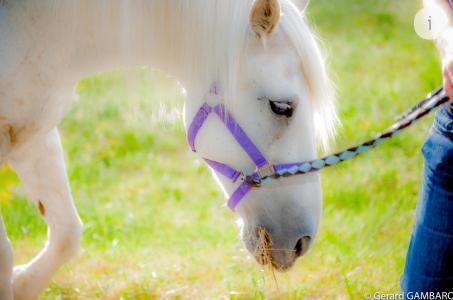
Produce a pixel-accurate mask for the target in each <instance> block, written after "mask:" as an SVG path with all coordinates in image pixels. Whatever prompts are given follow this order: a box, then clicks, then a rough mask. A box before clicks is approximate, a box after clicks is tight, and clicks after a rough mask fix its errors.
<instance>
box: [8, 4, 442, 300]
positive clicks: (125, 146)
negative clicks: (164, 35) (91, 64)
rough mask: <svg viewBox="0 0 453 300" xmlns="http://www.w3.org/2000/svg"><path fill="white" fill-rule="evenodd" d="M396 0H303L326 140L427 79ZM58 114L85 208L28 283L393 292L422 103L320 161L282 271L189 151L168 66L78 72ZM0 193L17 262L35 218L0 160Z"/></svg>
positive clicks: (215, 293)
mask: <svg viewBox="0 0 453 300" xmlns="http://www.w3.org/2000/svg"><path fill="white" fill-rule="evenodd" d="M417 5H418V4H417V3H415V1H411V0H400V1H392V0H381V1H370V0H351V1H347V2H345V1H339V0H334V1H332V0H329V1H327V0H318V1H312V3H311V7H310V9H309V12H308V15H309V19H311V20H312V21H313V23H314V26H315V27H316V30H317V31H318V32H319V33H320V36H321V37H322V38H323V40H324V42H323V44H324V45H325V46H326V47H327V49H328V60H329V62H330V63H331V70H332V73H333V79H334V81H335V83H336V85H337V87H338V94H339V101H338V103H339V105H338V106H339V112H340V117H341V119H342V121H343V127H342V128H341V129H340V131H339V135H338V138H337V143H336V146H335V147H334V148H336V149H340V148H342V147H344V146H346V145H349V144H351V143H353V142H358V141H360V140H362V139H363V138H367V137H370V136H372V135H373V134H374V133H375V132H376V131H378V130H379V129H383V128H384V127H385V126H386V125H388V124H389V123H390V122H392V121H393V117H394V116H396V115H397V114H399V113H400V112H402V111H404V110H405V108H406V107H408V106H410V105H411V104H412V103H413V101H414V100H416V99H418V98H421V97H422V96H424V94H426V93H427V92H428V91H429V90H431V89H432V88H434V87H435V86H436V84H437V83H440V74H439V72H438V65H437V58H436V55H435V51H434V49H433V47H432V45H431V43H430V42H426V41H423V40H421V39H420V38H418V37H417V36H416V35H415V33H414V31H413V29H412V18H413V16H414V15H415V12H416V10H417ZM78 92H79V95H80V101H79V102H77V103H76V104H75V105H74V106H73V108H72V110H71V112H70V113H69V114H68V116H67V117H66V118H65V120H64V122H63V123H62V125H61V126H60V130H61V133H62V137H63V142H64V146H65V151H66V158H67V161H68V172H69V177H70V179H71V185H72V189H73V194H74V199H75V201H76V205H77V207H78V210H79V212H80V214H81V217H82V219H83V221H84V223H85V231H84V235H83V245H82V251H81V253H80V255H79V256H78V257H77V258H76V259H74V260H73V261H72V262H71V263H69V264H68V265H66V266H65V267H64V268H63V269H62V270H60V271H59V272H58V274H57V276H56V277H55V278H54V281H53V283H52V285H51V286H50V287H49V288H48V289H47V290H46V291H45V293H44V294H43V296H42V298H43V299H54V298H56V297H62V298H63V299H120V298H123V299H197V298H210V299H211V298H214V299H224V298H227V299H268V298H270V299H300V298H310V299H312V298H314V299H332V298H338V297H339V298H351V299H362V298H363V296H364V295H365V294H370V293H374V292H375V291H381V292H397V291H398V290H399V276H400V274H401V272H402V268H403V264H404V256H405V251H406V247H407V243H408V240H409V234H410V229H411V224H412V221H413V213H414V209H415V205H416V201H417V193H418V189H419V184H420V173H421V165H422V160H421V156H420V151H419V149H420V147H421V144H422V142H423V139H424V137H425V136H426V133H427V130H428V128H429V126H430V122H431V120H432V117H429V118H427V119H426V120H424V121H422V122H421V123H419V124H417V125H416V126H414V127H413V128H411V129H409V130H408V131H406V132H405V133H403V134H401V135H399V136H398V137H396V138H395V139H394V140H392V141H391V142H388V143H387V144H385V145H383V146H382V147H380V148H379V149H376V150H375V151H373V152H372V153H369V154H366V155H364V156H362V157H360V158H357V159H356V160H354V161H352V162H349V163H345V164H344V165H341V166H338V167H335V168H333V169H329V170H326V171H324V172H323V179H324V180H323V189H324V195H325V199H324V212H323V219H322V223H321V228H320V232H319V234H318V237H317V240H316V242H315V244H314V246H313V248H312V249H311V250H310V251H309V253H308V254H307V255H306V256H304V257H303V258H302V259H301V260H300V261H299V262H298V263H297V265H296V267H295V268H294V269H293V270H292V271H291V272H289V273H285V274H280V275H277V281H278V288H277V285H276V283H275V282H274V281H273V278H272V274H271V272H269V270H267V269H264V270H262V268H261V267H259V266H258V265H257V264H256V263H255V262H254V260H253V259H252V258H250V256H249V255H248V253H247V252H246V251H244V250H243V246H242V244H241V242H240V241H239V239H238V230H237V227H236V225H235V216H234V215H233V214H232V213H230V212H229V211H228V210H227V209H225V208H224V206H223V201H224V200H223V199H222V196H221V194H220V192H219V191H218V189H217V188H216V187H215V185H214V182H213V180H212V179H211V177H210V175H209V172H208V170H207V169H206V167H205V166H204V165H202V164H200V163H199V162H197V161H196V160H195V159H194V156H193V155H192V154H191V153H190V152H189V150H188V147H187V145H186V142H185V133H184V130H183V128H182V123H181V119H180V115H181V109H182V95H181V93H180V87H178V85H177V84H176V82H175V81H174V80H173V79H171V78H168V77H166V76H165V75H164V74H162V73H160V72H151V71H149V70H146V69H142V70H136V71H130V72H119V71H116V72H111V73H108V74H104V75H101V76H95V77H91V78H88V79H85V80H83V81H82V82H81V83H80V85H79V89H78ZM0 182H1V183H0V203H1V205H2V211H3V215H4V220H5V223H6V225H7V228H8V233H9V236H10V238H11V240H12V242H13V244H14V247H15V250H16V254H15V259H16V262H17V263H22V262H25V261H27V260H28V259H29V258H30V257H31V256H32V255H33V254H34V253H36V252H37V251H38V250H39V249H40V248H41V247H42V246H43V243H44V239H45V234H46V232H45V226H44V223H43V222H42V221H41V220H40V218H39V216H38V212H37V209H36V207H35V206H34V205H33V204H30V203H29V202H27V201H26V199H25V197H24V196H23V192H22V190H21V188H20V186H18V182H19V181H18V179H17V177H16V176H15V175H14V174H13V172H12V171H11V170H10V169H9V168H8V167H1V168H0Z"/></svg>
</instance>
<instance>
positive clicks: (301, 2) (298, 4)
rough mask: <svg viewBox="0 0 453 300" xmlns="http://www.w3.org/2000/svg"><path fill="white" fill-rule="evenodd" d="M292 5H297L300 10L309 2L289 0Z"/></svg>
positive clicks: (306, 0) (307, 0) (308, 0)
mask: <svg viewBox="0 0 453 300" xmlns="http://www.w3.org/2000/svg"><path fill="white" fill-rule="evenodd" d="M291 1H292V2H293V3H294V5H296V6H297V8H299V10H300V11H304V10H305V9H306V8H307V6H308V4H309V3H310V0H291Z"/></svg>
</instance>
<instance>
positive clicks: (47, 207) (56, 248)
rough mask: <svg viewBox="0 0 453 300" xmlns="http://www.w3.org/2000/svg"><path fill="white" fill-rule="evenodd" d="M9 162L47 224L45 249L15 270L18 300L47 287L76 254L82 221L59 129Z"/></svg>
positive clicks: (27, 297) (14, 277) (25, 147)
mask: <svg viewBox="0 0 453 300" xmlns="http://www.w3.org/2000/svg"><path fill="white" fill-rule="evenodd" d="M9 163H10V164H11V166H12V167H13V168H14V169H15V171H16V172H17V174H18V176H19V177H20V179H21V181H22V182H23V184H24V187H25V190H26V192H27V193H28V195H29V197H30V199H31V200H32V201H33V202H34V203H35V204H36V205H37V207H38V209H39V211H40V213H41V215H42V217H43V218H44V220H45V221H46V223H47V226H48V234H47V243H46V245H45V247H44V249H43V250H42V251H41V252H40V253H39V254H38V255H37V256H36V257H35V258H34V259H33V260H32V261H31V262H30V263H28V264H26V265H21V266H17V267H15V268H14V271H13V293H14V297H15V299H16V300H18V299H20V300H22V299H33V298H36V297H37V296H38V295H39V293H40V292H41V291H42V290H43V289H44V288H45V287H47V285H48V283H49V281H50V279H51V278H52V276H53V274H54V273H55V272H56V271H57V270H58V268H59V267H60V266H61V265H62V264H64V263H65V262H66V261H68V260H69V259H70V258H71V257H73V256H74V255H75V254H76V252H77V249H78V246H79V243H80V238H81V233H82V223H81V221H80V218H79V216H78V214H77V211H76V208H75V206H74V204H73V202H72V197H71V191H70V187H69V183H68V178H67V175H66V167H65V162H64V157H63V150H62V146H61V141H60V136H59V134H58V130H57V129H56V128H55V129H53V130H52V131H51V132H50V133H48V134H47V135H46V136H45V137H43V138H41V139H39V140H37V141H35V142H32V143H29V144H28V146H24V147H23V148H21V149H20V150H18V151H17V153H14V151H13V153H12V154H11V158H10V159H9Z"/></svg>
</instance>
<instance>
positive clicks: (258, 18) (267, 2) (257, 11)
mask: <svg viewBox="0 0 453 300" xmlns="http://www.w3.org/2000/svg"><path fill="white" fill-rule="evenodd" d="M278 1H279V0H255V2H254V3H253V7H252V12H251V13H250V24H251V26H252V30H253V31H254V32H255V33H256V35H257V36H258V37H264V36H266V35H268V36H269V35H271V34H272V32H273V31H274V29H275V26H277V24H278V21H279V20H280V3H279V2H278Z"/></svg>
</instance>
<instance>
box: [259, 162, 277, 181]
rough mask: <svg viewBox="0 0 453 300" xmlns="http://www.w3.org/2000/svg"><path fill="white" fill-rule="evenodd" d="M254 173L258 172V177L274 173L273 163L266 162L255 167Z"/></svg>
mask: <svg viewBox="0 0 453 300" xmlns="http://www.w3.org/2000/svg"><path fill="white" fill-rule="evenodd" d="M256 174H258V175H259V176H260V178H266V177H270V176H272V175H274V174H275V169H274V165H273V164H270V163H267V164H265V165H264V166H262V167H261V168H257V169H256Z"/></svg>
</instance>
